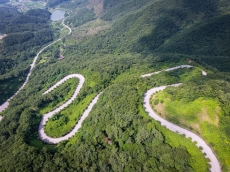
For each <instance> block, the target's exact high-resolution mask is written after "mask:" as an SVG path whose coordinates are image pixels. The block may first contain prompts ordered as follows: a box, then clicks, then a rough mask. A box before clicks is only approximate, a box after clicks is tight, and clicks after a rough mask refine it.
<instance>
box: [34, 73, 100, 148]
mask: <svg viewBox="0 0 230 172" xmlns="http://www.w3.org/2000/svg"><path fill="white" fill-rule="evenodd" d="M74 77H75V78H78V79H79V83H78V86H77V87H76V90H75V92H74V94H73V95H72V97H71V98H70V99H69V100H68V101H66V102H65V103H64V104H62V105H61V106H59V107H58V108H56V109H55V110H53V111H51V112H49V113H46V114H44V115H43V117H42V120H41V122H40V125H39V128H38V135H39V138H40V139H41V140H42V141H43V142H46V143H48V144H57V143H59V142H61V141H63V140H68V139H69V138H70V137H72V136H74V135H75V134H76V133H77V131H78V130H79V128H81V124H82V122H83V121H84V119H85V118H86V117H87V116H88V115H89V113H90V111H91V110H92V108H93V106H94V105H95V104H96V103H97V100H98V98H99V96H100V94H101V93H100V94H98V95H97V96H96V97H95V98H94V99H93V100H92V101H91V103H90V104H89V105H88V107H87V109H86V110H85V111H84V113H83V114H82V117H81V118H80V120H79V121H78V123H77V124H76V125H75V127H74V128H73V130H72V131H70V132H69V133H68V134H66V135H65V136H63V137H59V138H52V137H49V136H48V135H47V134H46V133H45V124H46V122H47V121H48V120H49V118H51V117H52V116H53V115H55V114H56V113H58V112H60V111H61V110H63V109H65V108H66V107H67V106H68V105H70V104H71V103H72V102H73V101H74V99H75V98H76V97H77V95H78V93H79V92H80V90H81V88H82V86H83V84H84V82H85V78H84V76H82V75H80V74H72V75H68V76H66V77H65V78H63V79H62V80H60V81H58V82H57V83H56V84H55V85H54V86H52V87H51V88H49V89H48V90H47V91H46V92H44V93H43V94H47V93H49V92H51V91H52V90H54V89H55V88H57V87H58V86H59V85H61V84H62V83H64V82H65V81H67V80H68V79H70V78H74Z"/></svg>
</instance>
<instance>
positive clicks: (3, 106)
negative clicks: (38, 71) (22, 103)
mask: <svg viewBox="0 0 230 172" xmlns="http://www.w3.org/2000/svg"><path fill="white" fill-rule="evenodd" d="M68 17H69V16H68ZM68 17H66V18H68ZM66 18H64V19H63V20H62V25H63V26H64V27H66V28H67V29H68V30H69V33H68V34H67V35H69V34H71V33H72V30H71V28H70V27H69V26H67V25H66V24H65V23H64V22H65V20H66ZM63 38H64V37H62V38H59V39H57V40H55V41H53V42H52V43H50V44H48V45H47V46H45V47H43V48H42V49H41V50H40V51H39V52H38V53H37V55H36V56H35V57H34V59H33V62H32V64H31V65H30V70H29V73H28V74H27V76H26V80H25V81H24V83H23V84H22V86H21V87H20V88H19V89H18V91H17V92H16V93H14V95H13V96H11V97H10V98H9V99H7V100H6V101H5V102H4V103H3V104H2V105H1V106H0V113H1V112H2V111H4V110H5V109H6V108H7V107H8V106H9V104H10V103H9V102H10V100H11V99H13V98H14V97H15V96H16V95H17V94H18V93H19V92H20V91H21V90H22V89H23V88H24V87H25V86H26V84H27V82H28V81H29V77H30V75H31V73H32V70H33V68H34V67H35V63H36V61H37V59H38V56H39V55H40V54H41V53H42V52H43V51H44V50H45V49H47V48H48V47H50V46H51V45H53V44H55V43H56V42H58V41H61V40H62V39H63ZM2 118H3V117H2V116H0V121H1V120H2Z"/></svg>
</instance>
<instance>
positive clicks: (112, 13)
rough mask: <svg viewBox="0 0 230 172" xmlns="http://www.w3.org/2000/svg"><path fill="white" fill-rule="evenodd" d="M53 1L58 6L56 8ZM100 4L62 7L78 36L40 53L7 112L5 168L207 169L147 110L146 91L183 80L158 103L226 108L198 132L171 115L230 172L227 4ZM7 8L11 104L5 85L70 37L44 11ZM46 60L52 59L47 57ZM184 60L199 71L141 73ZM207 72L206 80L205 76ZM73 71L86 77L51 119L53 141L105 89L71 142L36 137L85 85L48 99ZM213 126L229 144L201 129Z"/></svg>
mask: <svg viewBox="0 0 230 172" xmlns="http://www.w3.org/2000/svg"><path fill="white" fill-rule="evenodd" d="M54 2H55V3H56V4H57V3H58V4H59V1H50V4H52V3H54ZM60 2H61V1H60ZM100 2H102V1H100V0H98V1H97V3H95V1H94V0H74V1H68V2H64V3H60V4H59V7H61V8H66V9H69V10H71V11H72V12H71V13H70V12H68V14H69V15H70V17H69V18H67V20H66V23H67V24H68V25H69V26H71V28H72V34H70V35H68V36H66V37H65V38H64V39H62V41H61V42H59V43H57V44H54V45H52V46H51V47H49V48H48V49H46V50H45V51H44V52H42V53H41V55H40V58H39V59H38V62H37V63H36V66H35V68H34V69H33V71H32V74H31V76H30V79H29V82H28V84H27V85H26V86H25V88H24V89H23V90H21V91H20V93H19V94H18V95H17V96H16V97H15V98H14V99H13V100H12V101H10V105H9V107H8V108H7V109H6V110H5V111H4V112H2V113H1V115H2V116H4V117H3V119H2V121H1V122H0V169H1V171H164V172H165V171H168V172H171V171H204V172H205V171H208V169H209V167H210V165H209V164H208V162H209V160H208V159H206V158H205V157H204V154H202V152H201V151H200V149H202V148H198V147H196V146H195V144H194V143H193V142H191V140H190V139H187V138H185V137H184V136H183V135H178V134H176V133H174V132H171V131H169V130H168V129H166V128H165V127H163V126H161V125H160V123H159V122H157V121H155V120H153V119H152V118H150V117H149V116H148V115H147V113H146V112H145V110H144V107H143V95H144V94H145V92H146V91H147V90H148V89H150V88H152V87H155V86H161V85H169V84H174V83H179V82H181V83H183V84H182V85H181V86H180V87H178V88H168V89H166V90H165V91H164V92H160V93H159V95H160V94H161V93H162V94H163V93H165V94H166V93H167V94H166V95H164V94H163V95H162V97H159V98H158V99H157V100H155V101H153V104H155V105H160V104H163V103H164V102H165V104H166V103H167V102H166V99H167V98H170V99H171V101H172V102H171V103H173V101H175V102H177V103H178V102H179V101H180V100H183V101H181V102H182V103H184V104H183V105H184V106H183V108H184V109H186V108H189V107H188V106H187V105H188V104H189V102H195V103H197V102H196V101H197V99H198V100H201V99H202V100H207V102H208V103H210V102H211V104H207V103H206V104H205V103H203V104H201V103H200V104H199V108H200V109H201V110H202V108H204V109H205V108H209V106H212V108H211V110H210V109H209V110H210V111H211V112H213V111H212V110H213V109H214V111H215V110H216V109H215V108H217V109H218V110H219V111H218V112H220V114H218V115H219V118H218V119H219V120H218V121H217V124H216V123H215V124H216V125H214V127H213V126H212V125H211V124H210V123H209V121H208V120H207V121H204V124H205V125H203V124H202V125H200V126H201V130H199V131H198V130H195V129H196V128H195V127H193V126H191V125H188V124H186V123H180V121H179V119H178V118H177V117H180V115H181V113H176V112H177V111H176V110H175V109H174V111H173V109H171V111H170V112H175V115H176V117H175V116H169V117H168V118H167V119H168V120H171V121H172V122H174V123H176V124H178V125H181V126H183V127H187V128H188V129H190V130H192V131H193V132H196V133H198V134H199V135H200V136H201V137H202V138H203V139H204V140H205V141H206V142H207V143H208V144H209V146H210V147H211V148H212V149H213V150H214V152H215V154H216V155H217V158H218V159H219V161H220V164H221V168H222V170H223V171H224V172H227V171H230V163H229V162H230V159H229V156H228V152H229V149H228V148H229V139H230V136H229V127H228V123H229V122H228V121H229V91H230V90H229V88H230V86H229V81H230V77H229V72H230V71H229V70H230V68H229V65H228V64H229V63H230V60H229V52H230V51H229V49H230V48H229V47H228V46H227V45H228V44H229V34H230V33H229V29H228V25H229V22H228V21H229V14H228V10H229V8H230V3H229V2H228V1H227V0H204V1H202V2H201V1H198V0H195V1H194V0H193V1H191V0H179V1H178V0H157V1H155V0H143V1H140V0H138V1H137V0H128V1H127V0H117V1H115V0H104V1H103V5H102V6H100ZM55 3H54V6H55V5H56V4H55ZM89 4H90V5H91V7H92V8H89V6H88V5H89ZM92 4H93V5H92ZM50 7H53V6H52V5H51V6H50ZM98 8H102V12H101V14H100V15H96V14H94V13H95V11H94V10H95V9H98ZM0 10H1V11H2V12H1V11H0V12H1V14H4V17H2V16H0V19H1V21H2V23H3V24H0V29H1V30H0V32H1V33H3V34H4V33H5V34H7V37H5V38H3V39H2V40H1V42H0V52H1V56H0V60H1V61H2V63H0V65H2V66H1V68H0V69H1V71H0V72H1V73H0V86H1V87H2V88H4V91H2V90H3V89H2V88H1V90H0V91H1V93H0V95H1V96H2V95H3V96H2V98H1V99H2V100H4V99H6V98H8V97H9V94H5V92H6V91H7V92H11V93H13V92H15V90H17V89H13V88H12V86H11V87H8V85H16V84H17V85H20V83H22V82H23V81H24V78H25V75H26V73H27V71H28V69H29V64H30V63H29V62H31V61H32V57H34V56H35V54H36V52H37V51H38V50H39V48H41V47H43V46H45V45H47V43H49V42H51V41H52V40H54V39H55V38H57V37H58V35H63V34H66V33H67V32H66V30H65V29H62V28H63V26H62V25H61V24H60V22H59V23H50V13H49V12H48V11H46V10H30V11H28V12H26V13H23V14H22V13H19V12H17V11H15V10H7V9H3V8H1V9H0ZM38 13H39V15H36V14H38ZM19 20H20V22H19ZM15 26H17V27H15ZM57 28H58V29H57ZM60 28H61V29H60ZM57 32H60V34H57ZM60 53H62V55H63V56H64V59H62V60H60V59H58V58H56V57H55V56H57V55H58V54H60ZM47 54H52V55H50V57H49V58H45V57H46V56H47ZM54 54H56V55H54ZM181 64H190V65H193V66H194V67H193V68H190V69H178V70H175V71H170V72H161V73H159V74H157V75H153V76H151V77H148V78H142V77H140V76H141V75H142V74H145V73H149V72H154V71H158V70H162V69H165V68H168V67H173V66H176V65H181ZM202 70H205V71H206V72H207V73H208V75H207V76H202V74H201V71H202ZM73 73H79V74H82V75H84V77H85V78H86V81H85V83H84V85H83V88H82V89H81V90H80V93H79V95H78V97H77V98H76V99H75V100H74V102H73V103H72V104H71V105H70V106H69V107H67V108H66V109H65V110H63V111H61V112H60V113H58V114H56V115H55V116H53V117H52V118H51V119H50V120H49V121H48V123H47V125H46V126H45V130H46V132H47V133H48V135H50V136H52V137H60V136H62V135H64V134H67V133H68V132H69V131H70V130H71V129H72V128H73V127H74V125H75V124H76V123H77V122H78V120H79V117H80V116H81V114H82V112H83V111H84V110H85V109H86V107H87V105H88V104H89V102H90V101H91V100H92V99H93V97H94V96H95V95H97V94H98V93H100V92H103V93H102V95H101V96H100V98H99V100H98V102H97V103H96V105H95V107H94V108H93V110H92V111H91V112H90V114H89V116H88V117H87V118H86V119H85V121H84V122H83V124H82V127H81V128H80V130H79V132H78V133H76V134H75V136H74V137H72V138H70V139H69V140H67V141H63V142H61V143H59V144H57V145H48V144H45V143H43V142H42V141H41V140H40V139H39V137H38V126H39V123H40V121H41V119H42V116H43V114H44V113H46V112H48V111H49V110H51V109H54V108H55V107H58V106H59V105H60V104H62V103H63V102H65V101H66V100H67V99H68V98H69V97H70V96H71V94H72V93H73V90H74V88H75V87H76V85H77V84H78V81H77V80H69V81H68V82H66V83H64V84H63V85H61V86H60V87H58V88H57V89H56V90H54V91H53V92H51V93H49V94H47V95H45V96H44V95H42V93H44V92H45V91H46V90H47V89H48V88H50V86H52V85H54V84H55V83H56V82H57V81H59V80H60V79H62V78H64V77H65V76H67V75H69V74H73ZM14 78H15V79H14ZM19 80H20V82H18V81H19ZM3 93H4V94H3ZM7 96H8V97H7ZM167 96H168V97H167ZM2 102H3V101H2ZM166 105H167V104H166ZM195 105H196V104H195ZM174 107H176V106H174ZM177 107H179V106H177ZM183 108H180V109H183ZM196 112H197V111H196ZM198 114H200V113H198ZM210 114H212V113H210ZM170 115H171V114H170ZM192 115H193V116H192V117H194V121H195V120H196V119H199V118H200V117H198V116H197V113H194V114H192ZM190 117H191V116H190ZM184 118H186V117H184ZM186 119H189V120H188V122H194V121H193V120H192V119H191V118H189V117H188V118H186ZM211 119H212V118H211ZM202 120H205V118H202ZM184 121H185V120H184ZM211 121H212V120H211ZM214 121H215V120H214ZM195 122H196V121H195ZM215 122H216V121H215ZM202 127H203V128H202ZM207 128H210V129H212V130H210V131H212V133H213V134H212V135H211V136H212V138H216V137H217V135H218V139H221V138H224V139H225V140H224V141H222V143H221V144H219V142H220V140H218V139H213V140H210V139H209V138H210V137H209V136H208V135H206V134H203V133H204V132H202V129H203V130H207ZM220 133H221V137H219V135H220ZM209 134H210V133H209ZM108 139H109V140H110V141H111V143H109V142H108ZM220 145H221V146H220Z"/></svg>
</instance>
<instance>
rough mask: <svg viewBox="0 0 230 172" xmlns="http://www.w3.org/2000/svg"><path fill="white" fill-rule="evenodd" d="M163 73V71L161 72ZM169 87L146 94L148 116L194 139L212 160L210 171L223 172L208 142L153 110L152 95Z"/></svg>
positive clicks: (159, 88)
mask: <svg viewBox="0 0 230 172" xmlns="http://www.w3.org/2000/svg"><path fill="white" fill-rule="evenodd" d="M182 66H185V67H187V65H182ZM182 66H177V67H174V68H169V69H166V70H163V71H170V70H175V69H178V68H181V67H182ZM189 67H192V66H189ZM159 72H161V71H159ZM159 72H155V73H151V74H146V75H142V77H147V76H151V75H153V74H157V73H159ZM180 84H181V83H179V84H173V85H170V86H174V87H177V86H179V85H180ZM166 87H167V86H160V87H155V88H152V89H150V90H148V91H147V92H146V94H145V95H144V102H143V105H144V107H145V111H146V112H147V113H148V115H149V116H150V117H152V118H153V119H155V120H156V121H160V122H161V125H162V126H165V127H166V128H168V129H169V130H171V131H173V132H176V133H178V134H184V135H185V136H186V138H188V137H190V138H192V141H193V142H194V141H196V142H197V144H196V146H197V147H202V148H203V149H202V152H203V153H206V156H205V157H206V158H209V159H210V162H209V164H210V165H211V168H210V170H211V171H212V172H221V166H220V163H219V161H218V159H217V158H216V156H215V154H214V153H213V151H212V149H211V148H210V147H209V146H208V145H207V144H206V142H205V141H204V140H203V139H202V138H201V137H199V136H198V135H196V134H194V133H192V132H191V131H189V130H186V129H184V128H181V127H179V126H177V125H175V124H173V123H171V122H168V121H166V120H165V119H163V118H161V117H160V116H159V115H157V114H156V113H155V112H154V111H153V110H152V108H151V105H150V98H151V95H153V94H154V93H156V92H157V91H161V90H164V89H165V88H166Z"/></svg>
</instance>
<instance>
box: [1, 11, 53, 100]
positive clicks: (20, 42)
mask: <svg viewBox="0 0 230 172" xmlns="http://www.w3.org/2000/svg"><path fill="white" fill-rule="evenodd" d="M0 13H1V16H0V20H1V22H0V33H3V34H6V35H7V36H6V37H4V38H3V39H2V40H1V43H0V53H1V55H0V62H1V63H0V88H1V91H0V93H1V94H0V95H1V96H0V102H1V103H2V102H3V101H4V100H6V97H9V96H10V95H12V94H13V92H15V90H17V89H18V87H19V85H20V84H21V83H22V81H23V79H22V78H23V77H24V76H25V74H26V73H27V71H28V68H29V63H31V61H32V58H33V57H34V56H35V55H36V52H37V50H38V49H39V48H41V46H43V45H45V44H46V43H48V42H50V41H52V40H53V39H54V34H53V31H52V27H51V26H50V24H49V22H50V12H48V11H46V10H42V9H34V10H29V11H27V12H26V13H24V14H23V13H19V12H18V11H17V10H16V9H10V10H9V9H7V8H3V7H2V8H0ZM20 78H21V79H20ZM12 83H13V85H12ZM7 88H11V89H10V90H7Z"/></svg>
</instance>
